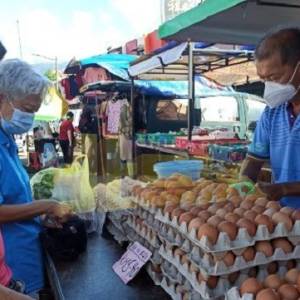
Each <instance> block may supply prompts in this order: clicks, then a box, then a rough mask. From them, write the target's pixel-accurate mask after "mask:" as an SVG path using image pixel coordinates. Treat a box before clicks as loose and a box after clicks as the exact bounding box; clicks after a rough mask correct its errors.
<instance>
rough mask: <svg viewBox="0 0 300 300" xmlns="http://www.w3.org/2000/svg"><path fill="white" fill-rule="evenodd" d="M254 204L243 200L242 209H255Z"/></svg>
mask: <svg viewBox="0 0 300 300" xmlns="http://www.w3.org/2000/svg"><path fill="white" fill-rule="evenodd" d="M253 205H254V203H253V202H252V201H251V200H246V199H245V200H243V201H242V203H241V208H243V209H246V210H248V209H251V208H252V207H253Z"/></svg>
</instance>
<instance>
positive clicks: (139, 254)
mask: <svg viewBox="0 0 300 300" xmlns="http://www.w3.org/2000/svg"><path fill="white" fill-rule="evenodd" d="M151 255H152V253H151V252H150V251H149V250H148V249H146V248H145V247H143V246H142V245H141V244H140V243H138V242H134V243H133V244H132V245H131V246H130V247H128V249H127V251H126V252H125V254H124V255H123V256H122V257H121V259H120V260H119V261H117V262H116V263H115V264H114V265H113V270H114V271H115V272H116V273H117V275H118V276H119V277H120V278H121V279H122V281H123V282H124V283H125V284H127V283H128V282H129V281H130V280H131V279H133V278H134V277H135V275H136V274H137V273H138V272H139V270H140V269H141V268H142V267H143V266H144V264H145V263H146V262H147V261H148V260H149V259H150V257H151Z"/></svg>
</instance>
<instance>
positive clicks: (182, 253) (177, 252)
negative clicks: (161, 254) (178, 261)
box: [173, 248, 186, 257]
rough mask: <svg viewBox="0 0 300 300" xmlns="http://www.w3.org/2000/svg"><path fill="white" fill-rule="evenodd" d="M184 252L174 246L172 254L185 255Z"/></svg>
mask: <svg viewBox="0 0 300 300" xmlns="http://www.w3.org/2000/svg"><path fill="white" fill-rule="evenodd" d="M185 254H186V253H185V252H184V251H182V250H181V249H180V248H176V249H175V250H174V253H173V255H174V256H175V257H176V256H179V257H181V256H182V255H185Z"/></svg>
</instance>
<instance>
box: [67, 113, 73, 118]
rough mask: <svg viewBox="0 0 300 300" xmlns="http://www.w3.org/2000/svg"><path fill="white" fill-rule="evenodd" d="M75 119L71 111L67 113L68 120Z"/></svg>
mask: <svg viewBox="0 0 300 300" xmlns="http://www.w3.org/2000/svg"><path fill="white" fill-rule="evenodd" d="M72 118H74V114H73V113H72V112H71V111H68V112H67V119H72Z"/></svg>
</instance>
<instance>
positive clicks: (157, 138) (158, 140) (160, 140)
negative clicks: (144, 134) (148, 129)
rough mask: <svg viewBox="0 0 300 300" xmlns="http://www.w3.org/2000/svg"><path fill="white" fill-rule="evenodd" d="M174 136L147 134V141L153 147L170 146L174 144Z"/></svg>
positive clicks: (169, 134)
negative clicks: (153, 145)
mask: <svg viewBox="0 0 300 300" xmlns="http://www.w3.org/2000/svg"><path fill="white" fill-rule="evenodd" d="M175 138H176V136H175V134H172V133H159V132H158V133H152V134H148V141H149V143H150V144H155V145H172V144H175Z"/></svg>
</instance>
